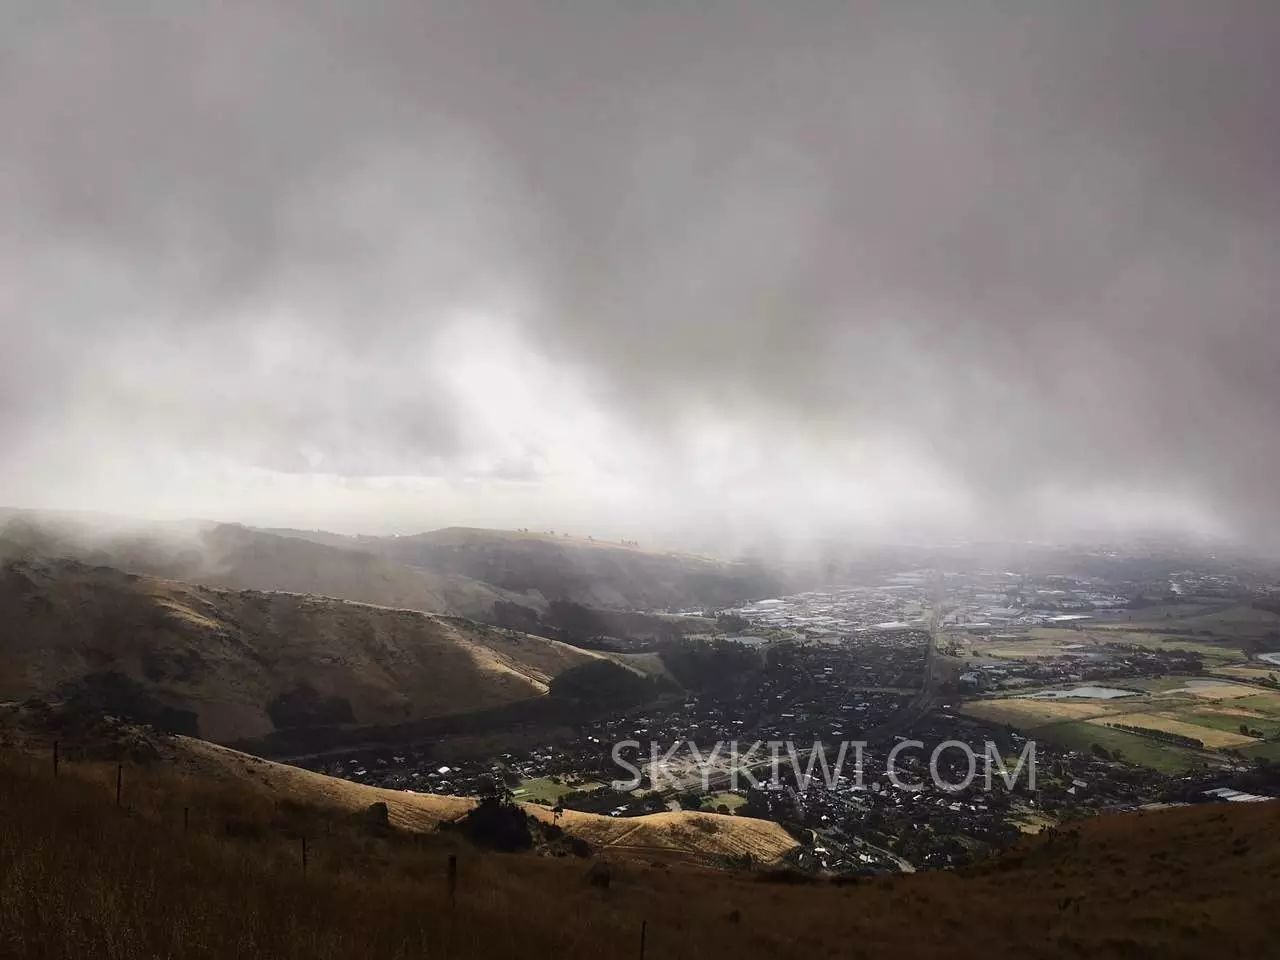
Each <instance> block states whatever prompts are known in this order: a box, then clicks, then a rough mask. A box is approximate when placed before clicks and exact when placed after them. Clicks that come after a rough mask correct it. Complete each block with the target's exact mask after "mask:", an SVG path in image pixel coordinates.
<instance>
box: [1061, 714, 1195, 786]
mask: <svg viewBox="0 0 1280 960" xmlns="http://www.w3.org/2000/svg"><path fill="white" fill-rule="evenodd" d="M1035 738H1036V739H1037V740H1045V741H1047V742H1049V743H1054V744H1057V745H1058V746H1060V747H1064V748H1066V749H1067V750H1076V751H1079V752H1080V753H1089V752H1090V750H1091V749H1092V747H1093V744H1095V743H1096V744H1098V745H1099V746H1101V747H1103V748H1105V749H1106V750H1108V751H1109V752H1111V753H1112V754H1114V753H1115V752H1116V751H1117V750H1118V751H1120V759H1121V760H1124V761H1126V762H1128V763H1137V764H1141V765H1142V766H1144V767H1151V768H1152V769H1153V770H1159V771H1160V772H1161V773H1167V774H1171V775H1173V774H1179V773H1184V772H1185V771H1187V770H1189V769H1191V768H1192V767H1196V766H1200V765H1201V764H1203V763H1204V761H1203V760H1202V759H1201V758H1200V756H1199V755H1198V754H1197V753H1196V752H1195V751H1194V750H1188V749H1186V748H1184V747H1178V746H1175V745H1173V744H1171V743H1162V742H1160V741H1159V740H1152V739H1149V738H1147V737H1140V736H1138V735H1137V734H1132V733H1126V732H1125V731H1123V730H1113V729H1111V728H1110V727H1104V726H1099V725H1098V724H1093V723H1085V722H1084V721H1072V722H1070V723H1055V724H1052V725H1050V726H1047V727H1040V728H1039V729H1037V730H1036V731H1035Z"/></svg>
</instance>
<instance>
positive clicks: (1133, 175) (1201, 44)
mask: <svg viewBox="0 0 1280 960" xmlns="http://www.w3.org/2000/svg"><path fill="white" fill-rule="evenodd" d="M4 16H5V17H6V18H7V20H8V22H7V23H5V24H4V25H3V26H4V29H3V30H0V37H2V38H3V39H0V44H3V46H0V123H2V124H3V130H4V138H3V142H0V201H2V202H3V205H4V209H5V211H6V216H5V225H4V227H3V228H2V231H3V232H2V233H0V318H2V320H3V323H4V325H5V345H6V349H5V351H4V359H3V360H0V363H2V364H3V373H4V385H3V386H0V399H3V401H4V406H3V409H2V411H0V418H2V419H0V437H3V438H4V439H6V440H8V441H9V443H8V446H9V448H10V450H16V451H24V452H25V451H29V450H31V449H39V450H44V449H46V448H47V447H48V446H49V444H51V443H54V444H55V445H56V438H57V437H59V436H65V437H69V438H75V440H74V442H76V443H79V442H81V440H80V438H81V437H82V436H91V437H92V438H93V440H92V443H93V450H94V451H95V452H92V453H86V455H85V460H84V463H85V464H86V466H87V467H89V468H92V467H93V466H94V465H95V464H96V463H97V462H99V461H98V460H95V459H94V458H95V457H107V458H109V459H112V461H113V462H117V461H119V460H120V459H121V458H127V457H128V456H129V453H128V451H129V450H130V449H131V448H132V447H131V445H133V444H136V443H137V439H136V438H137V437H138V436H142V437H144V438H146V439H147V441H148V442H154V443H157V444H159V445H160V446H162V447H168V448H172V449H174V450H179V451H185V452H190V451H205V452H213V453H216V454H218V455H222V456H228V457H230V458H232V459H234V460H236V461H238V462H242V463H244V464H246V465H249V466H253V467H262V468H266V469H270V470H278V471H296V472H306V471H308V470H321V471H326V472H331V473H338V474H347V475H359V474H374V473H423V474H435V473H441V472H447V471H448V467H447V464H449V463H451V462H456V461H459V460H460V459H465V458H466V457H468V456H469V455H471V454H472V453H474V452H475V451H474V448H475V447H476V445H477V444H479V443H480V442H481V441H478V440H477V439H476V437H475V435H474V434H475V431H474V429H473V425H472V423H471V422H470V421H469V419H468V412H467V410H466V409H464V408H461V407H459V405H458V401H457V398H456V397H455V396H454V395H453V394H451V393H450V392H449V391H448V390H446V389H444V388H442V387H441V385H440V384H439V383H438V382H437V381H436V379H435V378H434V377H433V376H431V375H430V374H429V373H427V372H424V367H423V364H424V362H425V359H426V358H429V357H430V358H433V359H434V362H436V363H446V364H447V361H448V359H449V358H448V356H447V355H446V356H441V353H440V351H441V349H442V348H441V346H440V342H439V340H438V335H439V333H440V331H441V330H443V329H446V328H447V327H448V326H449V325H450V324H451V323H455V322H457V321H458V318H459V317H461V318H466V317H467V316H469V315H472V314H479V315H494V316H498V317H499V318H501V319H504V320H507V321H510V322H512V323H514V324H515V325H516V327H517V328H518V329H519V330H520V331H521V336H522V337H523V338H525V340H526V341H527V342H528V343H531V344H533V345H535V346H536V348H537V350H538V351H539V352H540V353H541V354H542V355H544V356H545V357H546V358H549V362H551V363H552V364H553V365H558V367H559V368H560V369H564V370H570V369H572V370H574V371H576V372H577V374H578V375H580V376H582V377H585V378H587V381H588V383H589V384H590V387H589V388H588V392H589V395H590V396H591V397H592V400H593V403H595V404H598V405H599V408H600V409H601V410H606V411H608V412H609V414H610V415H611V416H613V417H616V418H618V420H619V422H620V423H621V424H623V425H625V429H626V431H627V435H628V436H634V437H639V438H642V440H643V442H644V443H646V444H653V445H656V447H657V448H659V449H663V448H664V445H666V444H668V443H671V444H672V447H671V449H670V450H669V457H670V460H669V463H670V468H669V469H670V472H671V474H672V475H673V476H672V477H671V479H670V482H671V483H672V484H674V485H675V486H677V487H679V488H680V489H681V490H683V489H684V488H683V486H682V481H681V479H680V477H681V475H682V474H683V473H685V472H691V471H693V470H695V469H696V464H692V463H689V462H687V460H686V459H685V458H686V457H687V456H688V454H687V452H685V453H682V452H681V451H680V450H678V449H676V447H677V446H678V444H675V441H673V440H671V438H672V437H675V436H679V435H680V431H681V429H682V424H684V423H686V422H687V421H689V420H690V419H691V418H692V419H708V418H710V419H717V418H718V419H719V420H722V421H725V422H731V423H735V424H747V425H748V428H749V430H754V431H756V432H758V433H759V434H760V435H761V436H762V437H764V438H765V439H763V440H762V441H761V443H762V444H764V445H766V446H767V444H768V443H769V442H771V441H770V440H769V439H768V438H770V437H774V436H788V437H794V436H798V437H801V438H803V443H804V445H805V447H804V449H805V450H806V451H807V453H805V454H804V456H805V457H807V458H809V459H810V460H811V462H812V464H813V465H815V466H824V465H825V466H826V467H828V468H830V469H831V470H832V471H833V472H835V473H837V474H838V473H839V469H838V468H836V467H831V464H832V463H837V462H839V451H840V450H842V449H844V448H845V447H847V446H848V445H849V444H851V443H856V442H863V441H865V442H866V443H868V444H871V445H872V448H873V449H876V450H886V451H897V452H898V453H901V454H902V455H903V456H904V458H906V459H907V460H909V461H910V462H911V463H913V464H918V465H920V467H921V469H922V470H927V471H930V472H934V473H937V474H938V475H941V476H943V477H945V481H946V483H947V484H949V485H950V486H951V487H953V488H954V489H955V490H956V491H958V493H959V495H960V497H961V499H963V500H965V501H966V502H969V503H970V504H971V505H972V506H973V510H974V514H973V515H974V517H975V518H977V519H979V520H981V521H982V522H984V523H987V524H997V523H999V524H1001V529H1005V530H1008V531H1016V530H1018V529H1019V528H1020V525H1028V524H1031V523H1039V522H1042V521H1043V520H1044V519H1045V518H1044V516H1043V515H1044V514H1045V512H1046V510H1047V512H1048V514H1050V515H1051V516H1050V519H1053V517H1052V515H1054V514H1056V513H1061V514H1062V516H1063V517H1065V518H1070V517H1071V516H1073V515H1074V511H1077V510H1080V509H1083V508H1082V507H1081V504H1082V503H1083V504H1086V505H1087V504H1094V505H1095V506H1096V505H1097V504H1098V503H1099V502H1105V503H1107V504H1110V505H1111V506H1112V507H1113V508H1115V509H1119V510H1123V509H1127V508H1128V507H1130V506H1131V505H1132V504H1134V503H1139V502H1159V503H1166V502H1167V503H1169V504H1171V505H1172V506H1171V507H1170V509H1169V510H1168V511H1165V514H1161V517H1160V520H1161V522H1170V523H1173V524H1174V525H1177V524H1178V523H1179V518H1180V513H1179V511H1180V510H1184V509H1185V516H1184V517H1182V520H1183V521H1184V522H1185V524H1186V525H1191V526H1195V525H1197V524H1202V522H1203V521H1204V518H1205V517H1211V518H1214V519H1219V520H1221V521H1223V522H1224V523H1226V524H1228V525H1229V526H1231V527H1232V528H1233V529H1235V530H1237V531H1239V532H1243V533H1246V534H1248V535H1250V536H1253V537H1257V538H1264V539H1267V538H1269V539H1273V540H1274V539H1275V538H1276V537H1277V535H1280V512H1278V511H1277V508H1278V507H1280V496H1277V495H1276V494H1275V493H1274V492H1273V482H1272V479H1271V478H1272V477H1273V476H1274V475H1275V472H1276V469H1277V467H1280V430H1277V428H1276V427H1275V424H1276V422H1277V420H1278V418H1280V388H1277V386H1276V384H1275V378H1276V374H1277V372H1278V368H1280V322H1278V320H1277V317H1276V307H1275V304H1276V303H1277V302H1278V297H1277V294H1278V293H1280V290H1277V286H1280V281H1277V280H1276V279H1275V278H1276V277H1277V276H1278V275H1280V195H1278V192H1277V171H1278V170H1280V115H1278V114H1280V106H1278V105H1280V89H1278V87H1280V83H1278V81H1280V11H1278V10H1277V8H1276V7H1275V6H1274V4H1271V3H1268V2H1258V3H1245V2H1226V3H1214V4H1208V3H1202V2H1198V0H1168V2H1158V3H1157V2H1150V3H1136V2H1135V3H1124V4H1119V3H1104V2H1078V3H1055V4H1049V3H1033V2H1017V3H1015V2H1006V3H995V2H976V0H975V2H945V3H942V2H939V3H930V4H925V3H884V4H856V3H854V4H748V3H700V4H676V3H647V4H637V3H632V4H619V5H611V4H605V3H599V2H589V3H586V2H584V3H548V4H517V3H507V4H485V3H467V4H420V3H414V4H410V3H403V4H399V3H397V4H389V3H383V4H347V3H331V4H323V3H308V4H291V3H277V4H272V5H267V4H236V3H220V4H197V3H191V4H112V5H90V4H59V3H51V2H42V3H39V4H31V5H29V6H27V7H25V8H24V7H22V6H14V7H11V8H9V9H8V10H7V11H6V12H5V14H4ZM50 437H53V438H55V439H54V440H50ZM69 442H70V441H69ZM538 457H539V454H538V451H536V450H533V451H528V452H517V453H515V454H513V453H512V452H511V451H501V452H500V455H495V456H494V457H493V458H492V461H493V463H496V464H499V466H496V467H495V466H493V465H492V464H491V465H490V466H489V467H487V468H485V469H486V470H487V471H488V472H489V473H490V474H493V475H502V476H506V475H511V476H519V477H520V478H522V481H523V480H526V479H531V478H536V477H537V475H538V470H537V469H536V467H535V466H534V465H535V464H536V462H537V460H538ZM623 459H624V460H625V458H623ZM28 462H29V461H28ZM49 462H50V463H57V464H65V463H75V462H76V456H75V454H74V453H66V452H60V454H59V456H58V457H55V458H52V459H50V460H49ZM904 462H905V461H904ZM22 469H23V464H22V463H19V462H16V457H14V458H11V459H10V461H9V462H7V463H5V465H4V472H3V473H0V477H3V476H11V477H12V476H15V475H18V474H20V473H21V471H22ZM482 472H483V471H482ZM851 479H852V478H851ZM765 486H769V484H765ZM771 489H773V490H782V491H783V492H781V493H778V495H777V496H776V497H772V498H770V497H765V498H764V502H769V503H772V504H773V505H774V506H775V508H776V507H782V506H784V505H785V503H786V501H787V496H788V495H789V496H791V497H794V499H795V500H796V501H797V502H802V501H804V499H805V497H806V494H805V491H804V490H803V489H795V490H789V489H788V488H785V487H784V486H782V485H780V483H779V484H774V485H773V487H771ZM702 492H703V493H704V494H706V493H708V491H702ZM93 506H97V507H104V506H108V505H107V504H102V503H95V504H93ZM885 509H886V511H890V509H891V508H889V507H887V506H886V508H885ZM893 509H902V507H901V505H899V506H898V507H895V508H893ZM1104 512H1105V511H1104ZM1113 512H1114V511H1113ZM1166 514H1171V516H1170V515H1166Z"/></svg>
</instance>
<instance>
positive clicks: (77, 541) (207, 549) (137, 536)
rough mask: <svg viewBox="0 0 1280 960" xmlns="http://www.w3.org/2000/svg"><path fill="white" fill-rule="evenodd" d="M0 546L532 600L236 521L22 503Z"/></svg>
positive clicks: (0, 530) (232, 585)
mask: <svg viewBox="0 0 1280 960" xmlns="http://www.w3.org/2000/svg"><path fill="white" fill-rule="evenodd" d="M0 541H3V546H2V547H0V554H5V553H7V554H8V555H11V556H12V555H21V556H35V557H52V558H70V559H76V560H80V561H82V562H85V563H90V564H94V565H98V566H110V567H118V568H120V569H122V570H127V571H129V572H131V573H140V574H145V575H147V576H154V577H162V578H165V579H170V580H185V581H187V582H190V583H202V584H207V585H209V586H214V587H226V588H229V589H233V590H274V591H287V592H290V593H305V594H313V595H316V596H323V597H337V598H341V599H344V600H354V601H356V602H358V603H371V604H377V605H379V606H384V607H400V608H404V609H408V610H422V611H424V612H427V613H446V614H452V615H456V616H464V617H471V618H473V619H485V618H487V617H488V616H489V615H490V614H491V613H492V612H493V605H494V602H495V601H499V600H514V601H516V602H519V603H523V604H526V605H530V606H535V607H537V606H538V604H539V601H538V598H537V597H532V598H531V597H525V596H520V595H514V594H510V593H508V592H507V591H504V590H501V589H498V588H496V587H493V586H491V585H489V584H486V583H481V582H479V581H476V580H472V579H470V578H468V577H464V576H456V575H451V574H448V573H437V572H435V571H432V570H427V569H424V568H422V567H414V566H409V565H406V564H403V563H398V562H396V561H394V560H391V559H387V558H386V557H380V556H375V555H374V554H372V553H369V552H366V551H363V550H358V549H351V548H350V547H349V546H347V547H337V546H328V545H325V544H323V543H319V542H315V541H313V540H308V539H303V538H300V537H291V536H282V535H279V534H274V533H269V532H266V531H262V530H254V529H251V528H249V527H243V526H239V525H237V524H207V523H177V524H141V523H135V522H130V521H124V520H115V521H111V520H103V519H101V518H86V517H81V516H74V515H53V514H44V513H33V512H29V511H9V512H8V513H0Z"/></svg>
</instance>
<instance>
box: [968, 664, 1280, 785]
mask: <svg viewBox="0 0 1280 960" xmlns="http://www.w3.org/2000/svg"><path fill="white" fill-rule="evenodd" d="M1123 685H1124V686H1126V687H1129V688H1137V689H1142V690H1145V691H1147V692H1146V693H1145V694H1143V695H1142V696H1139V697H1126V698H1124V699H1122V700H1088V699H1076V698H1069V699H1059V700H1036V699H1032V698H1029V697H1026V696H1005V697H994V698H984V699H978V700H969V701H967V702H966V703H965V704H964V705H963V706H962V707H961V712H962V713H965V714H967V715H969V716H974V717H979V718H981V719H983V720H987V721H990V722H993V723H1001V724H1007V725H1009V726H1013V727H1016V728H1018V729H1020V730H1023V731H1025V732H1027V733H1028V735H1030V736H1032V737H1034V738H1035V739H1038V740H1043V741H1045V742H1047V743H1055V744H1058V745H1059V746H1062V747H1065V748H1067V749H1071V750H1079V751H1082V752H1087V751H1089V750H1090V749H1091V747H1092V746H1093V744H1098V745H1099V746H1102V747H1104V748H1106V749H1107V750H1108V751H1110V752H1114V751H1116V750H1119V751H1120V754H1121V759H1123V760H1126V761H1128V762H1131V763H1137V764H1142V765H1144V766H1149V767H1152V768H1154V769H1156V770H1160V771H1162V772H1164V773H1170V774H1175V773H1180V772H1182V771H1184V770H1186V769H1187V768H1188V767H1191V766H1198V765H1201V764H1203V763H1204V762H1205V760H1206V757H1207V756H1208V755H1209V754H1210V753H1212V751H1213V750H1214V749H1215V747H1216V749H1218V750H1228V749H1229V750H1235V749H1239V750H1240V751H1241V752H1242V753H1243V754H1244V755H1245V756H1247V757H1266V758H1268V759H1280V741H1276V740H1273V739H1271V738H1275V737H1280V692H1272V691H1263V690H1260V689H1258V688H1257V687H1251V686H1249V685H1248V684H1245V683H1240V682H1236V683H1231V682H1228V681H1225V680H1216V679H1214V678H1209V677H1159V678H1150V679H1146V680H1139V681H1132V680H1125V681H1123ZM1255 691H1256V692H1255ZM1111 717H1116V718H1118V722H1122V723H1125V724H1129V725H1132V726H1138V727H1149V728H1151V729H1153V730H1167V731H1170V732H1176V733H1180V734H1183V735H1184V736H1192V737H1195V738H1196V739H1200V740H1203V741H1204V742H1205V744H1206V745H1207V751H1199V750H1196V749H1193V748H1191V747H1185V746H1179V745H1177V744H1172V743H1164V742H1162V741H1160V740H1159V739H1156V738H1155V737H1144V736H1142V735H1141V734H1137V733H1132V732H1129V731H1126V730H1118V729H1114V728H1112V727H1109V726H1107V725H1106V724H1107V723H1108V722H1110V719H1109V718H1111ZM1185 724H1191V725H1192V726H1190V727H1187V726H1184V725H1185ZM1241 724H1244V725H1245V726H1246V728H1247V729H1248V730H1250V731H1256V732H1257V733H1260V734H1261V735H1262V738H1263V739H1261V740H1257V741H1254V742H1250V741H1248V740H1246V739H1244V738H1245V737H1246V736H1248V734H1241V733H1240V725H1241ZM1196 729H1199V730H1201V731H1203V732H1202V733H1200V734H1197V733H1196V732H1195V730H1196ZM1228 734H1229V735H1231V736H1227V735H1228Z"/></svg>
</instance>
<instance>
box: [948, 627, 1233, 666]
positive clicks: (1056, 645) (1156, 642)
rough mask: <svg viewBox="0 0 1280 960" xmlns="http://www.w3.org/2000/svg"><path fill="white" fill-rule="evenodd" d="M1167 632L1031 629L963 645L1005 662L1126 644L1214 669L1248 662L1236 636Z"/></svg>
mask: <svg viewBox="0 0 1280 960" xmlns="http://www.w3.org/2000/svg"><path fill="white" fill-rule="evenodd" d="M1166 631H1167V632H1151V631H1146V630H1135V629H1133V628H1132V627H1130V626H1129V625H1128V624H1116V625H1114V626H1103V625H1091V626H1090V627H1089V628H1087V629H1086V628H1081V627H1032V628H1031V629H1029V630H1027V631H1026V632H1025V633H1022V634H1019V635H1018V636H1006V637H967V638H964V639H963V640H962V641H961V642H962V643H964V644H965V645H967V647H968V652H969V653H970V654H971V655H973V656H976V657H980V658H981V657H992V658H994V659H1005V660H1023V659H1034V658H1037V657H1061V656H1065V655H1066V654H1069V653H1072V652H1076V653H1087V652H1089V650H1090V648H1092V647H1094V646H1099V645H1105V644H1116V643H1123V644H1130V645H1133V646H1137V647H1146V648H1147V649H1150V650H1181V651H1184V652H1187V653H1195V654H1199V655H1200V656H1201V657H1203V658H1204V660H1205V663H1206V665H1207V666H1210V667H1212V668H1214V669H1218V668H1220V667H1228V666H1233V665H1239V664H1243V663H1245V661H1246V655H1245V653H1244V652H1243V650H1242V649H1241V648H1240V641H1239V639H1238V638H1236V637H1234V636H1228V637H1223V638H1221V639H1217V638H1213V637H1196V636H1189V635H1187V633H1186V632H1185V631H1181V630H1178V629H1176V628H1174V627H1172V626H1170V627H1167V628H1166Z"/></svg>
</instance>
